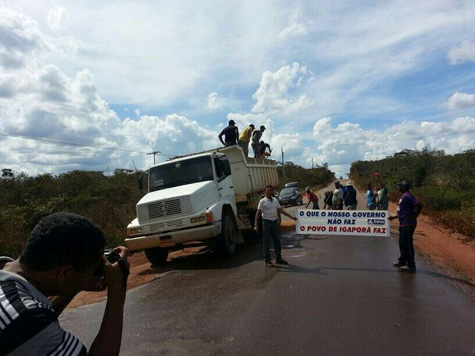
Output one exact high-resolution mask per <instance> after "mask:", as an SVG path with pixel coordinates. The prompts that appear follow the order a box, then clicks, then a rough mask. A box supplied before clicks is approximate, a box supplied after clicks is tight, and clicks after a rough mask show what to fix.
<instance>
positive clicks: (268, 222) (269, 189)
mask: <svg viewBox="0 0 475 356" xmlns="http://www.w3.org/2000/svg"><path fill="white" fill-rule="evenodd" d="M265 194H266V195H265V197H264V198H262V199H261V200H260V201H259V204H258V206H257V211H256V218H255V223H254V230H255V231H256V232H259V217H260V216H261V215H262V237H263V245H264V260H265V263H266V266H267V267H272V266H274V264H273V263H272V262H271V259H270V250H269V247H270V239H271V237H272V243H273V244H274V251H275V257H276V260H275V263H277V264H280V265H287V264H288V262H287V261H285V260H284V259H282V248H281V245H280V236H279V219H278V215H277V212H280V213H281V214H283V215H285V216H288V217H289V218H291V219H294V220H297V218H296V217H295V216H293V215H290V214H289V213H287V212H286V211H285V210H284V209H282V207H281V206H280V204H279V201H278V200H277V199H276V198H275V197H274V196H273V195H274V187H273V186H272V185H268V186H266V190H265Z"/></svg>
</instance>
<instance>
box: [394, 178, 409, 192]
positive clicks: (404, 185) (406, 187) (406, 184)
mask: <svg viewBox="0 0 475 356" xmlns="http://www.w3.org/2000/svg"><path fill="white" fill-rule="evenodd" d="M397 186H398V187H400V188H402V189H404V190H409V189H411V183H409V182H408V181H406V180H403V181H402V182H400V183H398V184H397Z"/></svg>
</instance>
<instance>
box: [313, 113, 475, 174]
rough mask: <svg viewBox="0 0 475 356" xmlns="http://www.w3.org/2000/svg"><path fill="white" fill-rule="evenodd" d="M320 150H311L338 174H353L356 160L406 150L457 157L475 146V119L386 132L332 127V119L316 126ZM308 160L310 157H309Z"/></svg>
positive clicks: (407, 125)
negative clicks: (428, 149)
mask: <svg viewBox="0 0 475 356" xmlns="http://www.w3.org/2000/svg"><path fill="white" fill-rule="evenodd" d="M313 139H314V141H315V144H316V147H314V148H311V147H310V149H309V151H308V152H307V155H313V157H316V159H317V161H318V162H328V164H329V165H330V168H331V169H332V170H334V171H336V172H337V175H338V176H339V175H344V174H346V172H348V171H349V167H350V165H351V163H352V162H354V161H356V160H377V159H382V158H384V157H386V156H390V155H393V154H394V153H395V152H400V151H402V150H404V149H407V148H409V149H419V150H420V149H422V148H424V147H425V146H427V145H430V147H432V148H435V149H441V150H445V151H446V153H448V154H455V153H458V152H462V151H464V150H467V149H471V148H473V147H475V118H470V117H463V118H457V119H454V120H452V121H448V122H429V121H425V122H419V123H418V122H415V121H404V122H402V123H399V124H395V125H392V126H388V127H386V128H385V129H383V130H375V129H371V130H365V129H362V128H361V126H360V125H359V124H355V123H350V122H344V123H340V124H338V125H336V126H333V125H332V119H331V118H328V117H327V118H322V119H320V120H318V121H317V122H316V123H315V125H314V127H313ZM307 157H308V156H307Z"/></svg>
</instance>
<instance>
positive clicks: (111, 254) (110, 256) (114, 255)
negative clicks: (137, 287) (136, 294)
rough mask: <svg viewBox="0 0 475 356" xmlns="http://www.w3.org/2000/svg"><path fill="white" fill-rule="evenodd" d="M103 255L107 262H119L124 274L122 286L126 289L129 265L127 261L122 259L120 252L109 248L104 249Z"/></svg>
mask: <svg viewBox="0 0 475 356" xmlns="http://www.w3.org/2000/svg"><path fill="white" fill-rule="evenodd" d="M104 256H105V258H107V261H109V263H116V262H118V263H119V266H120V268H121V269H122V274H123V275H124V288H125V289H127V278H128V277H129V273H130V271H129V267H128V266H127V263H126V262H125V261H124V260H123V259H122V257H121V256H120V254H119V253H118V252H116V251H114V250H112V249H110V248H106V249H104Z"/></svg>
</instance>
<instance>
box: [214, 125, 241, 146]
mask: <svg viewBox="0 0 475 356" xmlns="http://www.w3.org/2000/svg"><path fill="white" fill-rule="evenodd" d="M235 125H236V123H235V122H234V120H229V125H228V126H226V127H225V128H224V129H223V131H221V133H220V134H219V135H218V138H219V140H220V141H221V143H222V144H223V145H224V146H226V147H228V146H234V145H237V143H238V140H239V131H238V128H237V126H235ZM223 135H224V141H223Z"/></svg>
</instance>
